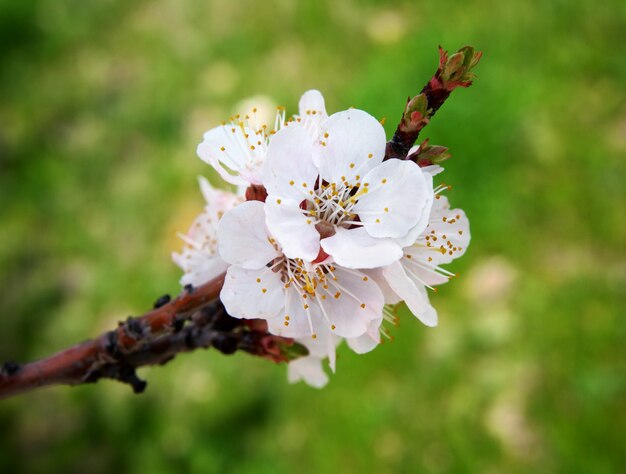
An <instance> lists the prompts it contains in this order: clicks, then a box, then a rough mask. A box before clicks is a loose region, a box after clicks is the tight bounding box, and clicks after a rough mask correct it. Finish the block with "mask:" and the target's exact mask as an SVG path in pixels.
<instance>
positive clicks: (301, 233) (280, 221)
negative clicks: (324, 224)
mask: <svg viewBox="0 0 626 474" xmlns="http://www.w3.org/2000/svg"><path fill="white" fill-rule="evenodd" d="M265 211H266V213H267V227H268V228H269V230H270V232H271V233H272V235H273V236H274V237H275V238H276V240H277V241H278V242H279V243H280V245H281V247H282V250H283V253H284V254H285V255H286V256H287V257H289V258H302V259H304V260H308V261H312V260H315V258H316V257H317V254H318V253H319V248H320V235H319V233H318V232H317V230H316V229H315V221H314V220H313V219H311V218H309V217H307V216H305V215H304V214H303V212H302V210H301V209H300V205H299V203H298V202H297V201H294V200H292V199H288V198H284V197H283V198H281V197H277V196H275V195H271V196H268V197H267V199H266V201H265Z"/></svg>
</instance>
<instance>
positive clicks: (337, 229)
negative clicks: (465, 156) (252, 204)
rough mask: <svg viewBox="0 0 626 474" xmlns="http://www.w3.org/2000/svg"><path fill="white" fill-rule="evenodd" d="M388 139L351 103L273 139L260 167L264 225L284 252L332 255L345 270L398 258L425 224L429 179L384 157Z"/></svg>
mask: <svg viewBox="0 0 626 474" xmlns="http://www.w3.org/2000/svg"><path fill="white" fill-rule="evenodd" d="M317 115H318V114H315V116H317ZM319 115H320V117H323V116H324V114H322V113H320V114H319ZM311 123H314V122H311ZM307 127H308V128H307ZM316 128H317V129H319V131H318V133H319V134H318V137H317V140H311V139H310V135H311V130H315V129H316ZM385 144H386V139H385V132H384V130H383V128H382V126H381V125H380V123H379V122H378V121H377V120H376V119H375V118H374V117H372V116H371V115H369V114H367V113H366V112H364V111H361V110H356V109H349V110H346V111H343V112H338V113H336V114H334V115H332V116H330V117H328V118H327V119H323V120H321V121H319V122H315V123H314V125H311V124H310V123H303V125H302V126H300V127H298V126H290V127H285V128H283V129H281V130H280V131H279V132H277V133H276V135H275V136H274V137H272V140H271V142H270V145H269V147H268V150H267V161H266V165H265V168H264V173H263V184H264V186H265V187H266V189H267V192H268V197H267V199H266V212H267V225H268V227H269V229H270V231H271V233H272V235H274V236H275V238H276V240H277V241H278V242H279V243H280V245H281V247H282V249H283V252H284V253H285V255H287V256H288V257H290V258H302V259H304V260H307V261H320V260H323V259H324V258H325V257H326V255H331V256H332V257H333V260H334V261H335V262H336V263H337V264H339V265H341V266H344V267H346V268H374V267H379V266H384V265H388V264H390V263H392V262H394V261H396V260H398V259H399V258H400V257H401V256H402V246H403V245H406V243H407V239H408V240H415V238H416V236H417V235H418V234H419V233H420V232H421V231H422V230H423V229H424V228H425V227H426V224H427V219H428V214H429V211H430V207H431V206H432V199H433V191H432V179H431V176H430V175H429V174H425V173H423V172H422V171H421V169H420V168H419V166H417V165H416V164H415V163H413V162H410V161H402V160H395V159H392V160H387V161H384V162H383V157H384V154H385Z"/></svg>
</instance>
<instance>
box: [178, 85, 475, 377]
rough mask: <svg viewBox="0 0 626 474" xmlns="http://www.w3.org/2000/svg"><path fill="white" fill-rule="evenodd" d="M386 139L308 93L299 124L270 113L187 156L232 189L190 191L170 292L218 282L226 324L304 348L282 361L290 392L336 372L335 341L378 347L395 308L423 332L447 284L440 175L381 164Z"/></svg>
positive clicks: (455, 250)
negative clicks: (191, 213) (187, 224)
mask: <svg viewBox="0 0 626 474" xmlns="http://www.w3.org/2000/svg"><path fill="white" fill-rule="evenodd" d="M386 142H387V140H386V137H385V132H384V129H383V127H382V125H381V124H380V123H379V122H378V121H377V120H376V119H375V118H374V117H372V116H371V115H369V114H368V113H366V112H364V111H362V110H358V109H348V110H345V111H341V112H337V113H335V114H333V115H330V116H329V115H328V114H327V113H326V107H325V104H324V99H323V97H322V95H321V94H320V93H319V92H318V91H314V90H311V91H308V92H306V93H305V94H304V95H303V96H302V98H301V99H300V103H299V114H298V115H295V116H293V117H291V118H289V119H287V120H286V119H285V113H284V111H283V109H282V108H280V109H279V111H278V114H277V116H276V120H275V122H274V124H273V126H268V125H265V124H261V123H258V120H257V119H256V110H254V109H253V110H252V112H251V114H250V115H246V116H239V115H238V116H235V117H232V118H231V121H230V122H229V123H224V124H222V125H221V126H219V127H216V128H214V129H212V130H209V131H208V132H207V133H206V134H205V135H204V139H203V141H202V143H200V145H199V146H198V155H199V156H200V158H201V159H202V160H203V161H205V162H206V163H208V164H209V165H211V166H212V167H213V168H214V169H215V170H216V171H217V172H218V173H219V175H220V176H221V177H222V178H223V179H224V180H225V181H227V182H228V183H230V184H233V185H236V186H238V192H237V194H235V193H230V192H226V191H220V190H216V189H213V188H212V187H211V186H210V184H209V183H208V181H206V180H201V182H200V184H201V189H202V192H203V194H204V197H205V199H206V201H207V205H206V208H205V210H204V212H203V213H202V214H201V215H200V216H199V217H198V218H197V219H196V220H195V222H194V224H193V225H192V227H191V229H190V230H189V232H188V234H187V235H183V236H181V238H182V239H183V240H184V242H185V247H184V249H183V251H182V253H180V254H174V255H173V258H174V261H175V262H176V263H177V264H178V265H179V266H180V267H181V268H182V269H183V271H184V276H183V278H182V280H181V283H183V284H188V283H191V284H193V285H198V284H202V283H204V282H206V281H208V280H210V279H211V278H214V277H216V276H218V275H220V274H222V273H224V272H226V279H225V283H224V287H223V289H222V292H221V300H222V302H223V304H224V306H225V308H226V310H227V311H228V313H229V314H230V315H231V316H233V317H235V318H246V319H263V320H266V321H267V327H268V331H269V332H270V333H272V334H275V335H278V336H284V337H289V338H293V339H295V340H296V341H298V342H300V343H301V344H303V345H305V346H306V347H307V348H308V350H309V355H308V356H307V357H304V358H300V359H296V360H294V361H292V362H290V364H289V379H290V380H291V381H297V380H301V379H303V380H305V381H306V382H307V383H309V384H311V385H313V386H317V387H320V386H323V385H324V384H325V383H326V382H327V381H328V377H327V375H326V373H325V372H324V370H323V366H322V362H323V360H325V359H328V362H329V365H330V367H331V369H332V370H333V371H334V370H335V350H336V347H337V345H338V344H339V343H340V342H341V341H342V340H344V339H345V340H346V342H347V344H348V345H349V346H350V348H351V349H352V350H354V351H355V352H357V353H364V352H368V351H370V350H372V349H373V348H374V347H376V346H377V345H378V344H379V343H380V342H381V334H382V335H386V334H388V331H387V329H385V327H384V326H383V324H384V322H385V321H391V322H394V321H395V316H394V313H393V311H392V309H390V308H391V306H390V305H394V304H396V303H398V302H400V301H402V300H403V301H405V302H406V304H407V306H408V308H409V309H410V310H411V312H412V313H413V314H414V315H415V316H416V317H417V318H419V319H420V320H421V321H422V322H423V323H424V324H426V325H428V326H435V325H436V324H437V313H436V311H435V309H434V308H433V307H432V306H431V305H430V303H429V299H428V294H427V288H428V289H433V288H434V287H435V286H436V285H439V284H442V283H445V282H446V281H448V279H449V278H450V277H452V276H453V274H452V273H450V272H449V271H447V270H445V269H443V268H442V267H441V265H442V264H446V263H449V262H451V261H452V260H453V259H455V258H457V257H459V256H461V255H462V254H463V253H464V252H465V250H466V248H467V246H468V244H469V240H470V233H469V223H468V220H467V218H466V216H465V213H464V212H463V211H462V210H460V209H450V205H449V203H448V200H447V198H446V197H445V196H443V195H441V192H442V191H444V190H445V189H447V187H445V186H438V187H434V186H433V176H435V175H436V174H438V173H440V172H441V171H443V169H442V168H441V167H440V166H436V165H433V166H426V167H420V166H418V164H416V163H415V162H414V161H410V160H402V159H394V158H391V159H385V147H386ZM415 151H417V149H414V150H412V152H415ZM246 198H247V199H246Z"/></svg>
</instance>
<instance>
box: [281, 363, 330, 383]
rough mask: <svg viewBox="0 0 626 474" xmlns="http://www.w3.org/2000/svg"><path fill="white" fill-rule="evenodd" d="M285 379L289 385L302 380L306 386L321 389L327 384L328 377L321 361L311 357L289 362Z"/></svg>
mask: <svg viewBox="0 0 626 474" xmlns="http://www.w3.org/2000/svg"><path fill="white" fill-rule="evenodd" d="M287 378H288V380H289V383H295V382H299V381H301V380H302V381H304V382H305V383H306V384H307V385H310V386H311V387H315V388H322V387H324V386H325V385H326V384H327V383H328V375H327V374H326V372H324V368H323V367H322V359H320V358H319V357H312V356H308V357H300V358H299V359H296V360H292V361H291V362H289V365H288V366H287Z"/></svg>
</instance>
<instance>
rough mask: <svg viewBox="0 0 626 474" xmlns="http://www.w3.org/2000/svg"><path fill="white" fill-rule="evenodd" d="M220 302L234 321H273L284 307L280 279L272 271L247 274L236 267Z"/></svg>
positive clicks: (230, 269) (228, 279)
mask: <svg viewBox="0 0 626 474" xmlns="http://www.w3.org/2000/svg"><path fill="white" fill-rule="evenodd" d="M220 299H221V300H222V303H223V304H224V307H225V308H226V311H227V312H228V314H230V315H231V316H233V317H234V318H245V319H270V318H274V317H276V316H277V315H278V314H280V312H281V310H282V309H283V307H284V305H285V292H284V288H283V283H282V281H281V280H280V275H279V274H278V273H275V272H273V271H272V270H270V269H269V268H261V269H258V270H246V269H245V268H242V267H240V266H237V265H233V266H231V267H229V268H228V271H227V272H226V279H225V280H224V286H223V288H222V291H221V293H220Z"/></svg>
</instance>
